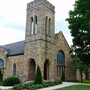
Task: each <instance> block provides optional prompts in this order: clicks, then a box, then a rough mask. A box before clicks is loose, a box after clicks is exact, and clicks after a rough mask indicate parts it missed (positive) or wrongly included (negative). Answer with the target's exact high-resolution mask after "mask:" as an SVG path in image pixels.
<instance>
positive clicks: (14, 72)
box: [13, 63, 16, 76]
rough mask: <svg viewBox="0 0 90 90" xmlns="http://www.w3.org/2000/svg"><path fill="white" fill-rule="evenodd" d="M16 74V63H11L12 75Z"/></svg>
mask: <svg viewBox="0 0 90 90" xmlns="http://www.w3.org/2000/svg"><path fill="white" fill-rule="evenodd" d="M15 75H16V64H15V63H14V65H13V76H15Z"/></svg>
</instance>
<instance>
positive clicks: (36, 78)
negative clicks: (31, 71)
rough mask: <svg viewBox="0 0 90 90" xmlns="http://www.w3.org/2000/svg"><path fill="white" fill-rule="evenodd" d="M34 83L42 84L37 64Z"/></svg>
mask: <svg viewBox="0 0 90 90" xmlns="http://www.w3.org/2000/svg"><path fill="white" fill-rule="evenodd" d="M35 84H42V75H41V70H40V67H39V65H38V66H37V71H36V76H35Z"/></svg>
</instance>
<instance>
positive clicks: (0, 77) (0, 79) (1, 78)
mask: <svg viewBox="0 0 90 90" xmlns="http://www.w3.org/2000/svg"><path fill="white" fill-rule="evenodd" d="M1 81H3V74H2V71H1V69H0V82H1Z"/></svg>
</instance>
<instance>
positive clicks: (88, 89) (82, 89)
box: [56, 85, 90, 90]
mask: <svg viewBox="0 0 90 90" xmlns="http://www.w3.org/2000/svg"><path fill="white" fill-rule="evenodd" d="M56 90H90V85H73V86H68V87H65V88H60V89H56Z"/></svg>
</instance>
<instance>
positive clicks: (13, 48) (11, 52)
mask: <svg viewBox="0 0 90 90" xmlns="http://www.w3.org/2000/svg"><path fill="white" fill-rule="evenodd" d="M24 46H25V44H24V41H20V42H16V43H11V44H7V45H4V46H2V47H3V48H5V49H6V50H7V51H8V53H7V55H8V56H15V55H21V54H24Z"/></svg>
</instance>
